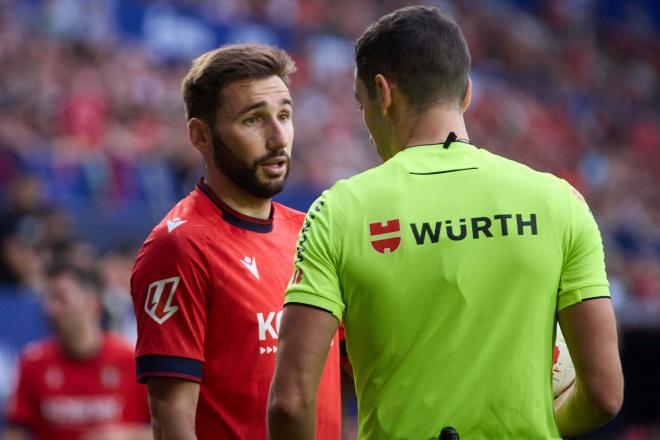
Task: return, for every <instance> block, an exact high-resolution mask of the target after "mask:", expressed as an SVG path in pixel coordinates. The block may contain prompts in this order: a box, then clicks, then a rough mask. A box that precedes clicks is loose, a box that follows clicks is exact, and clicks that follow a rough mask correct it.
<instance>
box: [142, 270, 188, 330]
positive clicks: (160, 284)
mask: <svg viewBox="0 0 660 440" xmlns="http://www.w3.org/2000/svg"><path fill="white" fill-rule="evenodd" d="M180 280H181V278H180V277H172V278H165V279H164V280H159V281H154V282H153V283H151V284H149V287H148V288H147V298H146V300H145V302H144V311H145V312H147V315H149V316H151V318H152V319H153V320H154V321H156V322H157V323H158V324H162V323H164V322H165V321H167V320H168V319H170V318H171V317H172V315H174V314H175V313H176V312H177V311H178V310H179V307H178V306H173V305H172V299H173V298H174V292H175V291H176V288H177V287H178V286H179V281H180Z"/></svg>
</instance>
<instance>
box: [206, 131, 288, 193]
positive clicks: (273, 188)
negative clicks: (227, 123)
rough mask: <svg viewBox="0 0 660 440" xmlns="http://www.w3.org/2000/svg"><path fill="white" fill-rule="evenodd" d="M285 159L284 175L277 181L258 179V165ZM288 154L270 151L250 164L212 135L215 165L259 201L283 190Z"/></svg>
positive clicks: (286, 174) (216, 136)
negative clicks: (272, 160)
mask: <svg viewBox="0 0 660 440" xmlns="http://www.w3.org/2000/svg"><path fill="white" fill-rule="evenodd" d="M278 157H281V158H286V163H287V166H286V173H285V174H284V176H282V177H280V178H278V179H260V178H259V175H258V171H259V165H260V164H261V163H263V162H265V161H267V160H270V159H274V158H278ZM289 159H290V158H289V156H288V154H286V151H284V150H277V151H271V152H269V153H268V154H265V155H263V156H261V157H258V158H257V159H255V160H254V161H253V162H252V163H251V164H249V163H247V162H245V161H244V160H242V159H241V158H239V157H238V156H236V155H235V154H234V153H233V152H232V151H231V150H230V149H229V148H228V147H227V146H226V145H225V143H224V142H222V139H220V136H218V135H217V134H216V133H214V134H213V160H214V161H215V165H216V166H217V167H218V168H220V170H221V171H222V172H223V173H225V174H226V175H227V177H229V178H230V179H231V180H232V182H234V183H235V184H236V185H237V186H239V187H240V188H242V189H244V190H245V191H247V192H248V193H250V194H252V195H253V196H255V197H259V198H261V199H269V198H271V197H273V196H274V195H276V194H278V193H279V192H281V191H282V190H283V189H284V185H285V184H286V179H287V177H289V164H290V160H289Z"/></svg>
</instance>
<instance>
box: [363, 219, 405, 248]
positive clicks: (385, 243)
mask: <svg viewBox="0 0 660 440" xmlns="http://www.w3.org/2000/svg"><path fill="white" fill-rule="evenodd" d="M385 234H395V235H391V236H389V237H383V238H374V239H372V240H371V247H372V248H374V249H375V250H376V251H377V252H380V253H381V254H384V253H385V250H388V251H389V252H390V253H393V252H394V251H396V250H397V249H398V248H399V245H400V244H401V224H400V223H399V219H398V218H395V219H393V220H388V221H386V222H376V223H369V235H371V236H372V237H374V236H376V237H378V236H382V235H385Z"/></svg>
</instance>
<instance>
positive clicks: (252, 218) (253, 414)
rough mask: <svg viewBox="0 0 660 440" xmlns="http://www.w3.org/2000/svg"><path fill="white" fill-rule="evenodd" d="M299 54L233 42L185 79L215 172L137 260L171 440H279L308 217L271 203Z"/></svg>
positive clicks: (280, 176) (326, 377) (144, 333)
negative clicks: (276, 431) (275, 411)
mask: <svg viewBox="0 0 660 440" xmlns="http://www.w3.org/2000/svg"><path fill="white" fill-rule="evenodd" d="M294 69H295V68H294V64H293V61H292V60H291V58H290V57H289V56H288V55H287V54H286V53H285V52H284V51H282V50H280V49H276V48H273V47H270V46H265V45H256V44H250V45H229V46H225V47H223V48H220V49H217V50H214V51H211V52H208V53H206V54H204V55H202V56H201V57H199V58H198V59H196V60H195V61H194V62H193V65H192V67H191V69H190V71H189V72H188V74H187V76H186V77H185V79H184V80H183V83H182V93H183V98H184V101H185V110H186V117H187V119H188V136H189V138H190V142H191V143H192V144H193V145H194V146H195V148H196V149H197V150H198V151H199V152H200V154H201V156H202V158H203V161H204V178H203V179H201V180H200V181H199V183H198V185H197V187H196V188H195V189H194V190H193V191H192V192H191V193H190V195H188V196H187V197H186V198H184V199H183V200H181V201H180V202H179V203H178V204H177V205H176V206H175V207H174V208H173V209H172V211H170V213H169V214H167V215H166V216H165V218H164V219H163V220H162V221H161V223H160V224H159V225H158V226H156V228H154V230H153V231H152V233H151V234H150V235H149V237H148V238H147V240H146V241H145V243H144V245H143V247H142V249H141V251H140V253H139V255H138V257H137V259H136V262H135V267H134V269H133V276H132V279H131V292H132V296H133V301H134V305H135V313H136V317H137V324H138V342H137V353H136V355H137V370H138V380H141V381H145V382H147V385H148V389H149V399H150V404H151V410H152V424H153V426H154V433H155V434H156V437H157V438H159V439H165V438H172V439H188V438H195V436H197V437H198V438H208V439H225V438H238V439H259V438H265V437H266V426H265V422H266V404H267V398H268V390H269V387H270V382H271V379H272V375H273V372H274V368H275V353H276V352H277V339H278V332H279V323H280V317H281V314H282V305H283V303H284V291H285V289H286V286H287V283H288V281H289V279H290V277H291V274H292V270H293V257H294V253H295V246H296V245H295V243H296V240H297V236H298V231H299V230H300V228H301V226H302V224H303V221H304V214H302V213H300V212H298V211H294V210H292V209H289V208H287V207H285V206H282V205H280V204H278V203H274V202H272V201H271V198H272V197H273V196H274V195H275V194H277V193H278V192H280V191H281V190H282V188H283V187H284V184H285V181H286V178H287V175H288V173H289V159H290V156H291V146H292V142H293V125H292V116H293V106H292V102H291V95H290V93H289V87H288V84H287V82H288V76H289V74H290V73H291V72H293V71H294ZM338 352H339V343H338V340H337V336H335V338H334V339H333V341H332V344H331V347H330V355H329V357H328V361H327V363H326V365H325V369H324V373H323V377H322V379H321V384H320V388H319V398H318V402H319V404H318V407H317V414H318V416H317V430H316V432H317V433H318V438H319V439H338V438H339V436H340V435H341V401H340V387H339V353H338Z"/></svg>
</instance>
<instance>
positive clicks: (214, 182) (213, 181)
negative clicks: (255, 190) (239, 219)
mask: <svg viewBox="0 0 660 440" xmlns="http://www.w3.org/2000/svg"><path fill="white" fill-rule="evenodd" d="M204 182H206V184H207V185H208V186H209V187H211V189H212V190H213V192H214V193H215V195H216V196H218V197H219V198H220V200H222V201H223V202H224V203H226V204H227V205H228V206H229V207H230V208H232V209H233V210H235V211H237V212H240V213H241V214H243V215H246V216H248V217H253V218H258V219H267V218H268V217H269V216H270V211H271V206H272V199H262V198H259V197H255V196H253V195H252V194H250V193H249V192H247V191H245V190H244V189H243V188H241V187H239V186H238V185H236V184H235V183H234V182H233V181H232V180H231V179H230V178H229V177H227V176H226V175H224V174H223V173H222V172H220V171H219V170H214V171H211V170H209V169H208V168H207V173H206V176H204Z"/></svg>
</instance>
